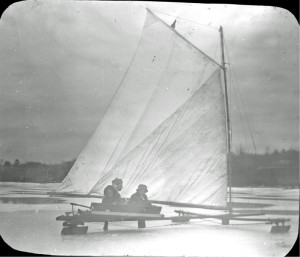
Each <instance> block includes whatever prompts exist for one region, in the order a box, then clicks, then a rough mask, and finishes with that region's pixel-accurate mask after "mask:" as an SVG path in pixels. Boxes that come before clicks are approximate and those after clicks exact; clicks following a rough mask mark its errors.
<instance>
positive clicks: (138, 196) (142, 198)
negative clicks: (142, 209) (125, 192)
mask: <svg viewBox="0 0 300 257" xmlns="http://www.w3.org/2000/svg"><path fill="white" fill-rule="evenodd" d="M147 192H148V189H147V186H146V185H143V184H140V185H139V186H138V188H137V190H136V192H135V193H134V194H133V195H132V196H131V197H130V199H129V202H128V204H134V205H149V201H148V197H147V195H146V193H147Z"/></svg>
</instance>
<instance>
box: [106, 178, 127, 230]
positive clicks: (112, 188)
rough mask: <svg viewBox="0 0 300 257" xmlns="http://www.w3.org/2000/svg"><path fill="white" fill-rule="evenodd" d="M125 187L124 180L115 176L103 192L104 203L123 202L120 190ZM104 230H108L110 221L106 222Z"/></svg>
mask: <svg viewBox="0 0 300 257" xmlns="http://www.w3.org/2000/svg"><path fill="white" fill-rule="evenodd" d="M122 188H123V181H122V179H120V178H115V179H114V180H113V181H112V182H111V185H108V186H107V187H106V188H105V189H104V192H103V199H102V203H104V204H121V203H122V199H121V195H120V193H119V191H121V190H122ZM103 230H104V231H107V230H108V221H105V222H104V226H103Z"/></svg>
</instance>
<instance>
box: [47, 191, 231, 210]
mask: <svg viewBox="0 0 300 257" xmlns="http://www.w3.org/2000/svg"><path fill="white" fill-rule="evenodd" d="M47 194H48V195H50V197H52V196H54V197H55V196H56V197H71V198H97V199H102V198H103V196H101V195H85V194H75V193H59V192H48V193H47ZM123 199H126V198H123ZM149 202H150V203H156V204H162V205H168V206H176V207H188V208H199V209H209V210H228V208H227V207H223V206H211V205H203V204H192V203H180V202H171V201H158V200H149Z"/></svg>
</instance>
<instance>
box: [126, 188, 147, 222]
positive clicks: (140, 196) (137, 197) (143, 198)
mask: <svg viewBox="0 0 300 257" xmlns="http://www.w3.org/2000/svg"><path fill="white" fill-rule="evenodd" d="M147 192H148V189H147V186H146V185H143V184H140V185H139V186H138V188H137V190H136V192H135V193H134V194H133V195H132V196H131V197H130V199H129V202H128V204H132V205H142V206H147V205H150V202H149V201H148V197H147V195H146V193H147ZM145 227H146V221H145V220H143V219H140V220H138V228H145Z"/></svg>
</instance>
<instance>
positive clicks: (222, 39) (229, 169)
mask: <svg viewBox="0 0 300 257" xmlns="http://www.w3.org/2000/svg"><path fill="white" fill-rule="evenodd" d="M219 31H220V37H221V50H222V62H221V64H222V70H223V75H224V88H225V109H226V125H227V129H226V132H227V176H228V187H229V203H230V204H231V159H230V152H231V145H230V142H231V137H230V132H231V131H230V118H229V107H228V106H229V105H228V93H227V77H226V67H225V54H224V36H223V28H222V26H220V30H219ZM230 210H231V208H230Z"/></svg>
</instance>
